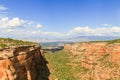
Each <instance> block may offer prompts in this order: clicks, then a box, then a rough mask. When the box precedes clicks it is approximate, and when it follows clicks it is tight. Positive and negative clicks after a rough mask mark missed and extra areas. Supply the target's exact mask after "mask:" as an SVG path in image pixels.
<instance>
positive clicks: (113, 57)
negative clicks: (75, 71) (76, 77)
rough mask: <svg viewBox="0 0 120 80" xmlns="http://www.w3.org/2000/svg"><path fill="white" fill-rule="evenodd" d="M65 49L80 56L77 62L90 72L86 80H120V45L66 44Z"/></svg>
mask: <svg viewBox="0 0 120 80" xmlns="http://www.w3.org/2000/svg"><path fill="white" fill-rule="evenodd" d="M64 49H65V50H68V51H69V52H70V53H71V55H72V56H80V57H79V58H78V59H77V62H79V63H81V65H80V66H82V67H84V68H86V69H88V70H89V73H87V72H86V74H84V75H83V76H85V79H84V80H120V43H114V44H108V43H107V42H83V43H75V44H65V46H64ZM81 80H82V79H81Z"/></svg>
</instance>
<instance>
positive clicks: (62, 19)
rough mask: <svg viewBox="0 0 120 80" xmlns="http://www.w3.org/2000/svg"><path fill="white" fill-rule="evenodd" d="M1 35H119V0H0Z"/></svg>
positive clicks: (39, 37) (51, 36) (43, 36)
mask: <svg viewBox="0 0 120 80" xmlns="http://www.w3.org/2000/svg"><path fill="white" fill-rule="evenodd" d="M0 34H1V35H0V37H11V38H18V39H33V38H34V39H42V38H50V39H51V38H52V39H55V38H59V39H61V38H68V37H76V36H118V37H120V0H0Z"/></svg>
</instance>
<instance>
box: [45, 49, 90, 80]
mask: <svg viewBox="0 0 120 80" xmlns="http://www.w3.org/2000/svg"><path fill="white" fill-rule="evenodd" d="M45 57H46V59H47V61H49V64H48V68H49V70H50V75H49V80H82V79H81V78H82V77H83V76H82V75H81V74H86V73H87V71H88V70H87V69H85V68H83V67H80V65H81V64H80V62H77V58H78V57H77V56H76V57H73V56H71V55H70V54H69V52H68V51H64V50H62V51H58V52H56V53H51V52H49V53H46V56H45ZM83 80H85V78H84V79H83Z"/></svg>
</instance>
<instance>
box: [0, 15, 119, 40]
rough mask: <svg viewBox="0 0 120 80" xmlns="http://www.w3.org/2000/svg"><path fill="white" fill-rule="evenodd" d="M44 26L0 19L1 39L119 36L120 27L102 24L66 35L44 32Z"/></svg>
mask: <svg viewBox="0 0 120 80" xmlns="http://www.w3.org/2000/svg"><path fill="white" fill-rule="evenodd" d="M42 28H44V26H43V25H42V24H40V23H35V22H34V21H30V20H24V19H20V18H18V17H14V18H9V17H3V18H0V34H1V35H0V37H12V38H18V39H23V38H29V39H33V38H39V39H40V38H41V37H43V38H44V37H45V38H51V37H52V38H66V37H76V36H119V37H120V26H114V25H110V24H102V25H100V27H94V28H93V27H90V26H77V27H74V28H73V29H71V30H68V32H66V33H62V32H61V33H60V32H54V31H51V32H48V31H43V30H42Z"/></svg>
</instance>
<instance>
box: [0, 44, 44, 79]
mask: <svg viewBox="0 0 120 80" xmlns="http://www.w3.org/2000/svg"><path fill="white" fill-rule="evenodd" d="M43 65H45V59H44V52H43V51H42V50H41V48H40V47H39V46H37V45H32V46H20V47H11V48H6V49H2V50H0V80H36V79H37V77H38V76H39V75H40V74H41V72H42V68H43Z"/></svg>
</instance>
